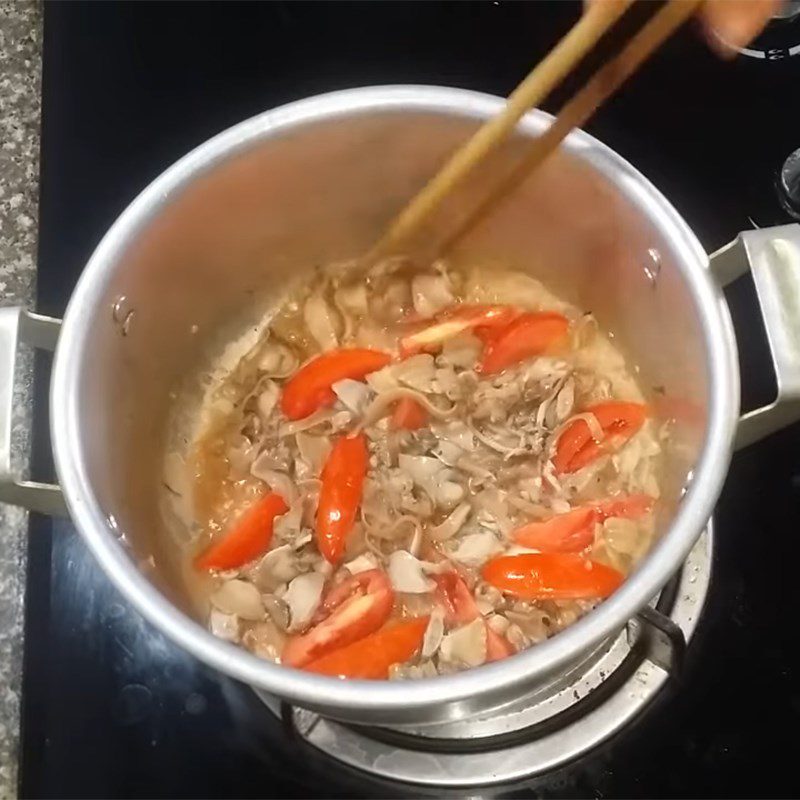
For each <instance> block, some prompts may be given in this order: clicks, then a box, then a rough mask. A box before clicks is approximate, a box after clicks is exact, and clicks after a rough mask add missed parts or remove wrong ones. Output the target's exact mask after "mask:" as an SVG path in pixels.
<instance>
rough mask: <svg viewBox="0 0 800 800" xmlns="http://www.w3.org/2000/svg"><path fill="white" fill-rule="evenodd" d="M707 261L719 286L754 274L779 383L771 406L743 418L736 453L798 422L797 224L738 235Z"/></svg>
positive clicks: (799, 313)
mask: <svg viewBox="0 0 800 800" xmlns="http://www.w3.org/2000/svg"><path fill="white" fill-rule="evenodd" d="M710 259H711V271H712V272H713V273H714V275H715V276H716V278H717V280H718V281H719V283H720V284H721V285H722V286H726V285H727V284H729V283H731V282H732V281H734V280H735V279H736V278H738V277H739V276H741V275H744V273H745V272H747V270H748V269H749V270H750V272H751V273H752V275H753V283H754V284H755V287H756V295H757V297H758V303H759V307H760V310H761V317H762V319H763V321H764V328H765V330H766V332H767V341H768V343H769V349H770V353H771V355H772V363H773V366H774V368H775V379H776V382H777V384H778V394H777V397H776V398H775V400H774V401H773V402H772V403H770V404H769V405H767V406H763V407H762V408H756V409H754V410H753V411H748V412H747V413H746V414H743V415H742V417H741V419H740V420H739V428H738V431H737V433H736V445H735V446H736V448H737V449H738V448H740V447H746V446H747V445H749V444H752V443H753V442H757V441H759V440H760V439H763V438H764V437H765V436H768V435H769V434H771V433H774V432H775V431H777V430H780V429H781V428H785V427H786V426H787V425H790V424H791V423H793V422H796V421H797V420H800V225H797V224H792V225H781V226H778V227H775V228H762V229H760V230H754V231H746V232H744V233H740V234H739V235H738V236H737V237H736V239H734V240H733V241H732V242H731V243H730V244H728V245H726V246H725V247H723V248H721V249H720V250H717V252H716V253H713V254H712V255H711V257H710Z"/></svg>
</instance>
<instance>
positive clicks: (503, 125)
mask: <svg viewBox="0 0 800 800" xmlns="http://www.w3.org/2000/svg"><path fill="white" fill-rule="evenodd" d="M632 2H633V0H604V2H597V3H595V4H594V5H592V7H591V8H589V9H588V10H587V11H586V13H585V14H584V15H583V16H582V17H581V19H580V20H579V21H578V22H577V23H576V24H575V25H573V26H572V28H571V29H570V30H569V32H568V33H567V34H566V35H565V36H564V38H563V39H561V41H560V42H559V43H558V44H557V45H556V46H555V47H554V48H553V49H552V50H551V51H550V53H548V55H547V56H545V58H544V59H543V60H542V61H541V62H539V64H537V66H536V67H535V69H533V70H532V71H531V72H530V74H529V75H528V77H527V78H525V80H523V81H522V83H520V84H519V86H517V88H516V89H515V90H514V91H513V92H512V94H510V95H509V97H508V101H507V102H506V106H505V108H504V109H503V111H502V113H500V114H498V115H497V116H496V117H493V118H492V119H490V120H489V121H488V122H486V123H485V124H484V125H482V126H481V127H480V128H479V129H478V130H477V132H476V133H475V134H474V135H473V136H472V137H471V138H470V139H469V140H468V141H467V142H466V143H465V144H464V145H462V146H461V147H460V148H459V149H458V150H456V152H455V153H454V154H453V155H452V156H451V157H450V158H449V160H448V161H447V162H446V163H445V165H444V166H443V167H442V168H441V169H440V170H439V172H438V173H437V174H436V175H435V176H434V177H433V179H432V180H431V181H430V182H429V183H428V184H427V185H426V186H425V187H424V188H423V189H422V190H421V191H420V192H419V193H418V194H417V195H416V196H415V197H414V198H413V199H412V200H411V202H410V203H409V204H408V205H407V206H406V207H405V208H404V209H403V210H402V211H401V212H400V214H399V215H398V216H397V217H396V218H395V220H394V222H393V223H392V224H391V226H390V227H389V229H388V231H387V232H386V233H385V234H384V236H383V237H382V238H381V240H380V241H379V242H378V243H377V244H376V245H375V247H373V249H372V250H371V251H370V252H369V253H368V254H367V256H366V257H365V260H366V261H367V262H368V263H369V262H371V261H374V260H376V259H377V258H380V257H381V256H383V255H386V254H388V253H389V252H391V251H392V250H393V249H395V247H396V246H397V245H399V244H401V243H402V242H403V241H405V240H407V239H408V237H409V236H411V235H412V234H413V232H414V231H416V230H418V229H419V227H420V225H421V224H422V222H423V221H424V220H425V219H427V218H428V216H429V215H430V214H431V213H432V212H433V211H434V210H435V209H436V208H437V207H438V206H439V204H440V203H441V202H442V200H443V199H444V197H445V196H446V195H447V194H449V193H450V192H451V191H452V190H453V189H454V188H455V187H456V186H457V185H458V184H459V183H461V181H462V180H463V179H464V178H465V177H466V176H467V174H468V173H469V172H471V171H472V169H473V168H474V167H475V165H476V164H478V163H479V162H480V161H481V160H482V159H483V158H485V157H486V156H487V155H488V154H489V153H490V152H492V151H493V150H494V149H496V148H497V147H498V146H499V145H500V144H502V142H503V141H505V140H506V139H507V138H508V137H509V135H510V134H511V133H512V132H513V130H514V127H515V126H516V124H517V122H519V120H520V119H521V117H522V115H523V114H525V113H526V112H527V111H529V110H530V109H531V108H533V107H534V106H535V105H537V104H538V103H540V102H541V101H542V100H543V99H544V98H545V97H547V95H548V94H549V93H550V92H551V91H552V90H553V89H554V88H555V87H556V86H557V85H558V84H559V83H560V82H561V81H562V80H563V78H564V77H565V76H566V75H568V74H569V73H570V72H571V71H572V69H573V68H574V67H575V65H576V64H577V63H578V62H579V61H580V60H581V59H582V58H583V57H584V56H585V55H586V53H588V52H589V50H591V48H592V47H594V45H595V44H597V42H598V41H599V39H600V37H601V36H602V35H603V34H604V33H605V32H606V31H607V30H608V29H609V28H610V27H611V25H613V24H614V22H616V21H617V20H618V19H619V17H620V16H622V14H623V13H624V12H625V10H626V9H627V8H628V6H630V5H631V3H632Z"/></svg>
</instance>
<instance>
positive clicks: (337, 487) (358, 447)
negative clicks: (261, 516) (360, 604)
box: [316, 433, 369, 564]
mask: <svg viewBox="0 0 800 800" xmlns="http://www.w3.org/2000/svg"><path fill="white" fill-rule="evenodd" d="M368 465H369V451H368V450H367V438H366V436H364V434H363V433H359V434H357V435H356V436H342V437H341V438H340V439H338V440H337V441H336V443H335V444H334V445H333V448H332V449H331V452H330V453H329V454H328V458H327V460H326V461H325V466H324V467H323V468H322V488H321V489H320V493H319V504H318V505H317V520H316V539H317V546H318V547H319V551H320V552H321V553H322V555H323V556H325V558H326V559H328V561H330V563H331V564H337V563H338V562H339V560H340V559H341V557H342V554H343V553H344V548H345V545H346V544H347V535H348V534H349V533H350V530H351V529H352V527H353V523H354V522H355V519H356V513H357V511H358V506H359V504H360V503H361V492H362V489H363V488H364V478H365V477H366V474H367V467H368Z"/></svg>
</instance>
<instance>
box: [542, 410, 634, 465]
mask: <svg viewBox="0 0 800 800" xmlns="http://www.w3.org/2000/svg"><path fill="white" fill-rule="evenodd" d="M586 411H587V413H592V414H594V415H595V417H596V418H597V422H598V423H599V425H600V428H601V429H602V431H603V438H602V439H600V440H599V441H596V440H595V439H593V438H592V433H591V431H590V430H589V426H588V425H587V424H586V422H585V421H584V420H582V419H578V420H575V422H573V423H572V424H571V425H570V426H569V427H567V428H566V429H565V430H564V432H563V433H562V434H561V436H560V437H559V439H558V443H557V444H556V452H555V455H554V456H553V466H554V467H555V471H556V474H557V475H561V474H563V473H569V472H576V471H577V470H579V469H581V468H582V467H585V466H586V465H587V464H590V463H591V462H592V461H594V459H595V458H597V457H598V456H599V455H601V454H602V453H604V452H608V451H609V450H614V449H616V448H618V447H620V446H621V445H622V444H624V443H625V442H626V441H627V440H628V439H630V438H631V436H633V434H634V433H636V431H638V430H639V428H641V427H642V425H643V424H644V421H645V418H646V416H647V409H646V407H645V406H643V405H642V404H641V403H627V402H624V401H622V400H606V401H605V402H603V403H597V404H596V405H593V406H590V407H589V408H587V409H586Z"/></svg>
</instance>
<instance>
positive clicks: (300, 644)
mask: <svg viewBox="0 0 800 800" xmlns="http://www.w3.org/2000/svg"><path fill="white" fill-rule="evenodd" d="M393 604H394V591H393V590H392V585H391V583H390V582H389V578H388V577H387V576H386V574H385V573H384V572H382V571H381V570H379V569H370V570H367V571H366V572H359V573H358V575H353V577H352V578H349V579H348V580H346V581H345V582H344V583H342V584H340V585H339V586H337V587H336V588H335V589H333V590H332V591H330V592H329V593H328V595H327V597H326V598H325V600H324V602H323V604H322V609H321V610H322V613H323V614H325V615H326V616H325V618H324V619H323V620H322V622H318V623H317V624H316V625H315V626H314V627H313V628H311V630H309V631H308V632H306V633H303V634H300V635H296V636H291V637H289V639H288V640H287V641H286V645H285V646H284V648H283V653H282V654H281V660H282V661H283V663H284V664H290V665H291V666H293V667H302V666H303V665H305V664H307V663H308V662H309V661H313V660H314V659H317V658H321V657H322V656H324V655H326V654H327V653H330V652H331V651H333V650H336V649H337V648H340V647H345V646H346V645H349V644H351V643H352V642H356V641H358V640H359V639H363V638H364V637H365V636H369V634H371V633H374V632H375V631H376V630H378V628H380V627H381V625H383V623H384V622H386V620H387V619H388V618H389V614H391V612H392V605H393Z"/></svg>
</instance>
